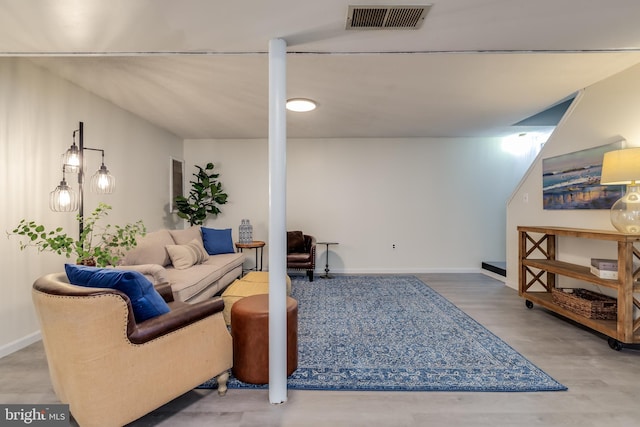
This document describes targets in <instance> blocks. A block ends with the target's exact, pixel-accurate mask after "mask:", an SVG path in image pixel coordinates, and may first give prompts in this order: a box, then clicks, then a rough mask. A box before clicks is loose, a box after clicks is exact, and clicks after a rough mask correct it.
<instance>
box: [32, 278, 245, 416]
mask: <svg viewBox="0 0 640 427" xmlns="http://www.w3.org/2000/svg"><path fill="white" fill-rule="evenodd" d="M156 289H157V290H158V292H159V293H160V295H161V296H162V297H163V299H164V300H165V301H166V302H167V304H168V305H169V308H170V311H169V312H168V313H166V314H162V315H160V316H157V317H152V318H150V319H148V320H145V321H143V322H136V320H135V317H134V315H133V311H132V306H131V301H130V299H129V298H128V297H127V296H126V295H125V294H124V293H122V292H120V291H117V290H114V289H106V288H88V287H82V286H75V285H71V284H69V282H68V280H67V276H66V274H65V273H55V274H49V275H46V276H43V277H40V278H39V279H37V280H36V282H35V283H34V285H33V289H32V297H33V302H34V305H35V308H36V313H37V315H38V320H39V322H40V327H41V331H42V341H43V343H44V348H45V353H46V356H47V363H48V365H49V374H50V377H51V382H52V384H53V388H54V391H55V393H56V396H57V397H58V399H60V401H61V402H62V403H66V404H69V410H70V412H71V414H72V415H73V417H74V418H75V419H76V421H77V422H78V424H79V425H81V426H83V427H84V426H122V425H124V424H127V423H130V422H132V421H134V420H136V419H138V418H140V417H142V416H143V415H145V414H147V413H148V412H151V411H153V410H154V409H156V408H158V407H160V406H162V405H164V404H165V403H167V402H169V401H171V400H173V399H175V398H176V397H178V396H180V395H182V394H184V393H186V392H188V391H190V390H191V389H193V388H195V387H197V386H198V385H200V384H202V383H204V382H205V381H207V380H209V379H211V378H213V377H216V376H217V377H218V393H219V394H221V395H223V394H224V393H225V392H226V383H227V379H228V376H229V373H228V370H229V369H230V368H231V366H232V364H233V355H232V352H233V345H232V340H231V335H230V334H229V331H228V330H227V327H226V324H225V322H224V319H223V317H222V309H223V307H224V303H223V302H222V300H220V299H211V300H208V301H203V302H200V303H195V304H188V303H184V302H180V301H173V295H172V292H171V287H170V285H168V284H166V285H160V286H156Z"/></svg>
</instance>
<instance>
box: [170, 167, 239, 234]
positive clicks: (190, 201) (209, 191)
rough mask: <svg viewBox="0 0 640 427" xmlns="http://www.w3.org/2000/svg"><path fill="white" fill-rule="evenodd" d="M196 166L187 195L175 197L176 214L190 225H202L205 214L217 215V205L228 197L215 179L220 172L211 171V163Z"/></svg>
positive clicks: (222, 203) (225, 201) (218, 210)
mask: <svg viewBox="0 0 640 427" xmlns="http://www.w3.org/2000/svg"><path fill="white" fill-rule="evenodd" d="M196 168H197V169H198V172H197V173H194V174H193V176H194V177H195V180H193V181H189V183H190V184H191V190H190V191H189V196H188V197H184V196H178V197H176V199H175V200H176V206H177V208H178V216H179V217H180V218H183V219H186V220H187V221H189V224H190V225H202V224H203V223H204V220H205V219H206V218H207V215H214V216H215V215H218V214H219V213H220V212H221V211H220V208H219V207H218V206H219V205H224V204H225V203H227V197H228V196H227V193H225V192H224V191H222V184H221V183H220V182H218V180H217V178H218V176H220V174H217V173H213V172H212V171H213V168H214V166H213V163H207V164H206V166H205V167H204V168H202V167H200V166H198V165H196Z"/></svg>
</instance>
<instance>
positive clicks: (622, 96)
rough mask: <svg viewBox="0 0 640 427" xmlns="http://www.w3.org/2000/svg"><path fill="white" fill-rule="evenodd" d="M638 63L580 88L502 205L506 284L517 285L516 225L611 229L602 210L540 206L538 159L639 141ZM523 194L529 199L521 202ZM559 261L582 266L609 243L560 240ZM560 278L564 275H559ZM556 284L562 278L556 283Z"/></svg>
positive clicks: (604, 253) (609, 248) (611, 248)
mask: <svg viewBox="0 0 640 427" xmlns="http://www.w3.org/2000/svg"><path fill="white" fill-rule="evenodd" d="M639 117H640V65H637V66H634V67H632V68H630V69H628V70H626V71H623V72H622V73H619V74H618V75H615V76H613V77H610V78H609V79H606V80H603V81H601V82H599V83H596V84H594V85H592V86H590V87H588V88H586V89H584V90H583V91H582V92H581V93H580V95H579V96H578V97H577V98H576V100H575V101H574V103H573V104H572V106H571V107H570V109H569V111H568V112H567V114H566V115H565V117H564V118H563V120H562V122H561V123H560V124H559V125H558V127H557V128H556V130H555V132H554V133H553V135H552V136H551V138H550V139H549V141H548V142H547V143H546V144H545V146H544V148H543V150H542V151H541V153H540V155H539V156H538V159H537V160H536V161H535V162H534V164H533V165H532V166H531V169H530V170H529V172H528V174H527V176H526V178H525V179H524V180H523V182H522V183H521V185H520V186H519V188H518V189H517V191H516V192H514V194H513V197H512V199H511V200H510V202H509V204H508V207H507V284H508V285H509V286H511V287H513V288H517V287H518V233H517V227H518V225H541V226H559V227H578V228H592V229H603V230H611V231H614V228H613V226H612V225H611V222H610V221H609V211H608V210H562V211H555V210H544V209H542V159H544V158H548V157H554V156H558V155H561V154H566V153H571V152H574V151H579V150H584V149H587V148H591V147H597V146H600V145H605V144H609V143H612V142H615V141H618V140H620V139H621V138H624V139H626V140H627V142H628V144H629V146H634V145H635V146H637V145H640V119H639ZM525 194H528V198H529V202H528V203H525V202H524V195H525ZM558 250H559V255H560V259H561V260H565V261H570V262H577V263H582V264H584V265H588V259H589V258H590V257H608V258H615V257H616V251H615V245H612V244H602V243H601V242H588V241H585V240H579V239H570V238H566V239H563V240H562V241H561V242H560V243H559V248H558ZM563 280H564V279H563ZM561 284H562V282H561Z"/></svg>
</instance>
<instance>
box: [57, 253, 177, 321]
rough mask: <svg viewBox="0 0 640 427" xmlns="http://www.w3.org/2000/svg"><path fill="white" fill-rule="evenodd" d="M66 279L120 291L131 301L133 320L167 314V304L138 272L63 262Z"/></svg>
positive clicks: (84, 284)
mask: <svg viewBox="0 0 640 427" xmlns="http://www.w3.org/2000/svg"><path fill="white" fill-rule="evenodd" d="M64 269H65V271H66V272H67V277H68V278H69V282H70V283H72V284H74V285H78V286H87V287H89V288H110V289H116V290H118V291H120V292H124V293H125V294H126V295H127V296H128V297H129V299H130V300H131V306H132V307H133V314H134V316H135V318H136V322H142V321H144V320H147V319H150V318H152V317H156V316H159V315H161V314H165V313H168V312H169V311H170V309H169V306H168V305H167V303H166V302H165V300H164V299H162V297H161V296H160V294H159V293H158V291H156V289H155V288H154V287H153V284H151V282H150V281H149V280H148V279H147V278H146V277H144V275H142V273H140V272H138V271H130V270H116V269H113V268H98V267H87V266H84V265H74V264H65V265H64Z"/></svg>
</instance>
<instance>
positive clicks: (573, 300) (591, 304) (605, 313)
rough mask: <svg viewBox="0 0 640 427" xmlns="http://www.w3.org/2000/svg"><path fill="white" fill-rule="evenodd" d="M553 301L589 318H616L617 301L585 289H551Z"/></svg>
mask: <svg viewBox="0 0 640 427" xmlns="http://www.w3.org/2000/svg"><path fill="white" fill-rule="evenodd" d="M552 298H553V302H554V303H556V304H558V305H559V306H561V307H563V308H565V309H567V310H569V311H572V312H574V313H577V314H580V315H581V316H584V317H588V318H589V319H599V320H616V318H617V317H618V301H617V300H616V299H615V298H611V297H609V296H606V295H602V294H599V293H596V292H592V291H589V290H587V289H571V288H565V289H553V291H552Z"/></svg>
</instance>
